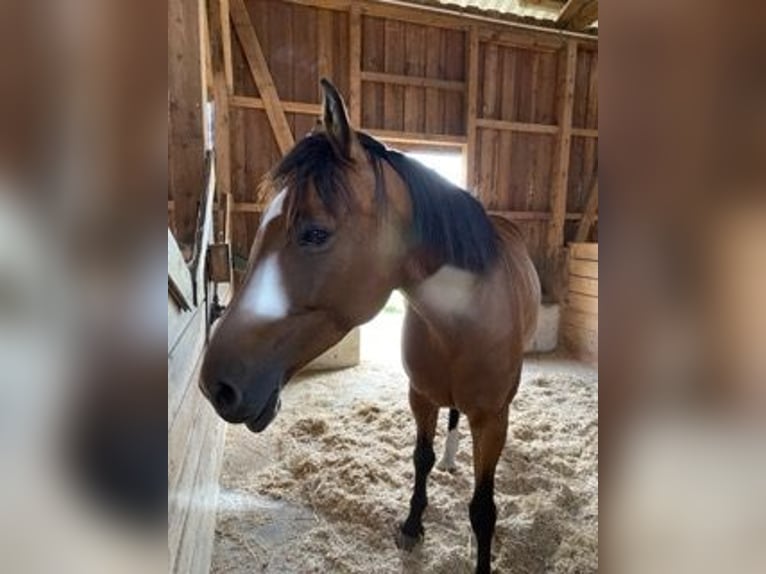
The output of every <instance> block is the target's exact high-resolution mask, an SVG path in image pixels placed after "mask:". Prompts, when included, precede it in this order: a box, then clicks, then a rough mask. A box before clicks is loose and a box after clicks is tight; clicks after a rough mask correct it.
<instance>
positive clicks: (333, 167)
mask: <svg viewBox="0 0 766 574" xmlns="http://www.w3.org/2000/svg"><path fill="white" fill-rule="evenodd" d="M357 136H358V138H359V142H360V143H361V145H362V147H363V148H364V149H365V151H366V152H367V154H368V156H369V158H370V161H371V164H372V167H373V169H374V170H375V179H376V182H377V183H376V186H375V196H376V198H377V199H378V200H379V201H381V202H383V201H384V200H385V189H384V182H383V176H382V168H381V161H385V162H387V163H388V164H389V165H390V166H391V167H392V168H393V169H394V170H395V171H396V173H397V174H399V177H401V178H402V180H404V182H405V184H406V186H407V189H408V191H409V193H410V198H411V201H412V209H413V227H412V232H413V236H414V241H415V243H416V244H417V245H420V246H422V247H424V248H425V249H426V251H427V252H429V253H432V254H433V255H434V256H435V257H437V258H438V259H439V260H440V261H441V262H443V263H444V264H449V265H453V266H455V267H458V268H461V269H465V270H468V271H472V272H475V273H482V272H484V271H486V270H487V269H488V268H489V267H490V266H491V264H492V263H493V262H494V261H495V259H497V255H498V247H497V236H496V235H495V230H494V228H493V226H492V223H491V221H490V220H489V217H488V216H487V214H486V212H485V211H484V208H483V207H482V205H481V203H479V201H478V200H476V199H475V198H474V197H473V196H472V195H470V194H469V193H468V192H467V191H466V190H464V189H462V188H460V187H458V186H456V185H454V184H453V183H451V182H449V181H447V180H446V179H444V178H443V177H442V176H440V175H439V174H437V173H436V172H435V171H433V170H432V169H429V168H427V167H425V166H424V165H423V164H421V163H420V162H418V161H415V160H413V159H410V158H409V157H407V156H406V155H404V154H402V153H400V152H398V151H396V150H393V149H391V148H388V147H386V146H385V145H383V144H382V143H381V142H379V141H378V140H376V139H375V138H373V137H371V136H369V135H367V134H365V133H362V132H357ZM349 165H350V164H349V163H348V161H346V160H344V159H342V158H340V157H339V156H338V154H337V152H336V151H335V149H334V148H333V146H332V144H331V143H330V140H329V139H328V137H327V135H326V134H325V133H322V132H320V133H315V134H311V135H309V136H307V137H306V138H304V139H303V140H301V141H300V142H299V143H298V144H297V145H296V146H295V147H294V148H293V149H292V150H291V151H290V152H289V153H288V154H287V155H286V156H285V157H284V158H283V159H282V161H281V162H280V163H279V164H278V165H277V166H276V167H275V168H274V170H273V172H272V174H271V177H270V183H271V184H272V185H273V186H274V187H275V189H283V188H288V189H291V190H294V193H295V196H294V197H293V198H291V200H288V213H291V214H293V215H294V212H295V208H294V206H296V205H298V204H299V203H300V202H301V200H302V199H303V194H305V193H307V192H308V183H309V182H311V183H312V184H313V186H314V188H315V189H316V192H317V194H318V196H319V199H320V201H321V202H322V204H323V205H324V207H325V208H326V209H327V210H328V211H330V213H333V214H334V213H336V212H337V208H338V204H339V203H343V204H346V205H347V204H348V199H349V198H350V195H351V194H350V190H349V188H348V182H347V180H346V177H345V175H344V168H346V167H348V166H349Z"/></svg>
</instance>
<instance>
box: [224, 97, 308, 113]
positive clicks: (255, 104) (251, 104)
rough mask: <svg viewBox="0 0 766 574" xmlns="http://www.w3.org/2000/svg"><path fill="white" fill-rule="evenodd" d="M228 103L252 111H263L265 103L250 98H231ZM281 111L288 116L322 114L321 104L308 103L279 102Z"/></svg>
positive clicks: (259, 99)
mask: <svg viewBox="0 0 766 574" xmlns="http://www.w3.org/2000/svg"><path fill="white" fill-rule="evenodd" d="M229 103H230V104H231V106H232V107H235V108H249V109H253V110H265V109H266V103H265V102H264V101H263V100H262V99H261V98H253V97H250V96H231V97H230V98H229ZM280 104H281V106H282V109H283V110H284V111H285V112H287V113H289V114H306V115H309V116H319V115H321V113H322V105H321V104H313V103H309V102H280Z"/></svg>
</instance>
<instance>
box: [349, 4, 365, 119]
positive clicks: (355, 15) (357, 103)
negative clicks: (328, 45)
mask: <svg viewBox="0 0 766 574" xmlns="http://www.w3.org/2000/svg"><path fill="white" fill-rule="evenodd" d="M348 22H349V36H348V37H349V43H350V47H349V59H350V70H349V86H350V87H349V108H350V113H351V125H352V126H353V127H354V128H356V129H359V128H360V127H361V125H362V80H361V73H362V17H361V14H360V12H359V6H357V5H355V4H352V5H351V11H350V12H349V18H348Z"/></svg>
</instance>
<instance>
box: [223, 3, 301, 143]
mask: <svg viewBox="0 0 766 574" xmlns="http://www.w3.org/2000/svg"><path fill="white" fill-rule="evenodd" d="M230 9H231V20H232V22H233V23H234V29H235V30H236V32H237V36H238V37H239V41H240V42H241V44H242V49H243V51H244V52H245V58H246V59H247V63H248V65H249V66H250V73H251V74H252V75H253V81H254V82H255V85H256V87H257V88H258V91H259V92H260V94H261V99H263V103H264V105H265V107H266V115H267V116H268V118H269V123H270V124H271V129H272V130H273V131H274V138H275V139H276V141H277V145H278V146H279V150H280V151H281V152H282V153H283V154H286V153H287V152H288V151H290V149H292V147H293V145H295V140H294V139H293V134H292V132H291V131H290V124H288V123H287V118H286V117H285V111H284V109H282V104H281V102H280V101H279V95H278V94H277V88H276V86H275V85H274V79H273V78H272V77H271V72H270V71H269V66H268V63H267V62H266V57H265V56H264V55H263V49H262V48H261V44H260V42H259V41H258V36H257V34H256V33H255V28H254V27H253V23H252V22H251V21H250V14H249V13H248V11H247V7H246V6H245V0H230Z"/></svg>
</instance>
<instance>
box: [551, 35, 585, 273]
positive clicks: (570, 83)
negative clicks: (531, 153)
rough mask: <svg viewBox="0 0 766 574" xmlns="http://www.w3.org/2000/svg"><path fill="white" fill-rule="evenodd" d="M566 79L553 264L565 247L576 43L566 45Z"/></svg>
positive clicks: (560, 92)
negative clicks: (565, 217) (563, 246)
mask: <svg viewBox="0 0 766 574" xmlns="http://www.w3.org/2000/svg"><path fill="white" fill-rule="evenodd" d="M565 57H566V60H565V66H564V75H563V78H562V81H561V83H560V84H559V89H558V112H559V134H558V148H557V152H556V159H555V162H554V166H553V168H554V173H553V186H552V189H551V199H550V206H551V208H550V210H551V220H550V224H549V225H548V233H547V240H546V259H547V260H548V261H549V262H551V263H553V262H554V260H555V259H556V258H557V256H558V254H559V250H560V249H561V247H562V245H563V243H564V216H565V213H566V205H567V186H568V183H569V156H570V150H571V144H572V108H573V104H574V87H575V71H576V68H577V42H576V41H574V40H569V41H567V47H566V54H565Z"/></svg>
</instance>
